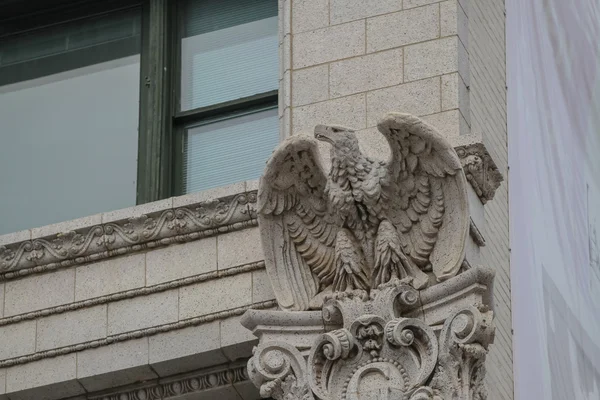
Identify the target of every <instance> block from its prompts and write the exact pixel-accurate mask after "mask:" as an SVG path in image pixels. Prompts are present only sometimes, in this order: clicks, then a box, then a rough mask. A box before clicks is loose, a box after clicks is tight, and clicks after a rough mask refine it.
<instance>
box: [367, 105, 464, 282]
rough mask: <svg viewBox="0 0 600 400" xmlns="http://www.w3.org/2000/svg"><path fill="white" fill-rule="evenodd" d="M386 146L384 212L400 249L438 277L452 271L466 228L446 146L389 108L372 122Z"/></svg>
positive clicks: (459, 173) (458, 179)
mask: <svg viewBox="0 0 600 400" xmlns="http://www.w3.org/2000/svg"><path fill="white" fill-rule="evenodd" d="M377 127H378V129H379V131H380V132H381V133H382V134H383V135H384V136H385V137H386V139H387V140H388V143H389V145H390V147H391V158H390V160H389V162H388V163H387V169H388V175H389V178H390V183H391V185H390V187H389V188H388V194H387V197H389V199H390V202H389V206H388V207H389V217H390V219H391V220H392V223H393V224H394V226H395V227H396V230H397V231H398V234H399V236H400V239H401V243H402V247H403V248H404V252H405V254H407V255H408V256H410V258H411V259H412V260H413V261H414V262H415V264H417V265H418V266H419V267H420V268H421V269H424V270H427V269H428V268H432V269H433V273H434V275H435V276H436V278H437V279H438V281H442V280H445V279H448V278H451V277H452V276H454V275H456V273H457V272H458V270H459V269H460V266H461V264H462V262H463V259H464V256H465V243H466V239H467V234H468V229H469V211H468V199H467V188H466V182H467V181H466V178H465V175H464V172H463V170H462V167H461V164H460V160H459V158H458V156H457V155H456V152H455V151H454V149H453V148H452V146H451V145H450V144H449V143H448V142H447V141H446V140H445V139H444V138H443V137H442V136H441V135H440V134H439V133H437V131H436V130H435V128H433V127H431V126H430V125H428V124H426V123H425V122H423V121H422V120H421V119H419V118H417V117H414V116H412V115H409V114H400V113H390V114H388V115H387V116H386V117H385V118H384V119H382V120H381V121H380V122H379V123H378V125H377Z"/></svg>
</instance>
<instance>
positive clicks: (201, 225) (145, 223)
mask: <svg viewBox="0 0 600 400" xmlns="http://www.w3.org/2000/svg"><path fill="white" fill-rule="evenodd" d="M256 195H257V192H256V182H254V181H250V182H242V183H239V184H234V185H230V186H226V187H222V188H217V189H211V190H208V191H204V192H200V193H193V194H189V195H186V196H181V197H176V198H171V199H165V200H161V201H158V202H154V203H148V204H142V205H139V206H135V207H131V208H128V209H124V210H117V211H111V212H108V213H105V214H102V216H101V217H99V216H93V217H85V218H81V219H78V220H73V221H66V222H63V223H59V224H54V225H49V226H46V227H42V228H36V229H34V230H31V231H25V233H26V232H29V237H30V239H28V240H22V239H23V238H24V237H26V236H27V235H25V234H24V233H23V232H17V233H15V234H8V235H3V236H2V237H0V243H1V244H0V281H3V280H9V279H15V278H19V277H22V276H26V275H29V274H34V273H41V272H47V271H52V270H55V269H58V268H64V267H70V266H73V265H79V264H84V263H90V262H94V261H99V260H102V259H106V258H109V257H115V256H121V255H124V254H128V253H132V252H137V251H141V250H145V249H152V248H156V247H162V246H168V245H170V244H175V243H183V242H189V241H192V240H197V239H201V238H204V237H208V236H213V235H217V234H221V233H226V232H230V231H235V230H239V229H243V228H246V227H250V226H256V225H257V221H256ZM178 205H181V206H178ZM99 221H102V222H101V223H100V224H98V222H99ZM33 231H35V232H36V234H35V235H33V234H32V232H33ZM50 232H52V233H50ZM38 234H39V235H42V234H43V235H45V236H41V237H37V236H38ZM12 240H15V241H12Z"/></svg>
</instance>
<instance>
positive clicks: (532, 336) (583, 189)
mask: <svg viewBox="0 0 600 400" xmlns="http://www.w3.org/2000/svg"><path fill="white" fill-rule="evenodd" d="M506 8H507V25H506V36H507V43H506V45H507V67H508V75H507V86H508V139H509V165H510V172H509V192H510V227H511V229H510V231H511V235H510V241H511V249H512V250H511V284H512V300H513V303H512V313H513V328H514V337H513V350H514V374H515V399H516V400H531V399H548V400H550V399H553V400H567V399H569V400H570V399H576V400H586V399H589V400H599V399H600V253H599V251H600V2H599V1H598V0H573V1H566V0H526V1H524V0H506Z"/></svg>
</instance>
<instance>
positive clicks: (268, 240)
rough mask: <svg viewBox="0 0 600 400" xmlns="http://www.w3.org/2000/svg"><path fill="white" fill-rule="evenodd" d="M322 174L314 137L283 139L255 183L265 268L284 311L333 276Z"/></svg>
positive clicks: (305, 303) (305, 301) (332, 229)
mask: <svg viewBox="0 0 600 400" xmlns="http://www.w3.org/2000/svg"><path fill="white" fill-rule="evenodd" d="M326 185H327V175H326V174H325V172H324V171H323V167H322V166H321V163H320V159H319V151H318V148H317V142H316V141H315V140H314V139H311V138H308V137H302V136H293V137H291V138H289V139H287V140H286V141H285V142H284V143H282V145H281V146H279V147H278V148H277V150H276V151H275V152H274V153H273V155H272V156H271V158H270V159H269V161H268V162H267V166H266V168H265V172H264V174H263V176H262V178H261V180H260V183H259V188H258V211H259V212H258V218H259V224H260V226H261V230H260V231H261V235H262V238H261V239H262V244H263V251H264V253H265V260H266V261H267V262H266V267H267V272H268V274H269V277H270V279H271V283H272V285H273V289H274V291H275V295H276V297H277V301H278V303H279V305H280V307H281V308H283V309H285V310H307V309H308V308H309V304H310V301H311V299H313V298H314V297H315V295H317V293H319V292H321V291H323V289H325V288H326V287H327V286H329V285H331V283H332V282H333V278H334V275H335V264H334V244H335V236H336V233H337V227H336V225H335V224H334V223H333V222H332V219H331V217H330V214H329V211H328V206H327V195H326V193H325V187H326Z"/></svg>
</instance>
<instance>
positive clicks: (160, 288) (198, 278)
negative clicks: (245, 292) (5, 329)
mask: <svg viewBox="0 0 600 400" xmlns="http://www.w3.org/2000/svg"><path fill="white" fill-rule="evenodd" d="M263 268H265V262H264V261H257V262H254V263H250V264H244V265H237V266H235V267H231V268H227V269H223V270H220V271H212V272H207V273H205V274H201V275H195V276H190V277H186V278H181V279H177V280H174V281H170V282H165V283H159V284H157V285H153V286H146V287H142V288H137V289H131V290H127V291H125V292H119V293H111V294H107V295H105V296H100V297H95V298H93V299H87V300H81V301H77V302H74V303H69V304H63V305H61V306H56V307H50V308H44V309H42V310H36V311H32V312H28V313H26V314H19V315H13V316H11V317H6V318H0V326H4V325H10V324H16V323H18V322H21V321H26V320H30V319H36V318H40V317H47V316H50V315H54V314H61V313H64V312H68V311H75V310H79V309H81V308H87V307H93V306H97V305H99V304H105V303H111V302H115V301H119V300H124V299H131V298H133V297H138V296H147V295H150V294H154V293H158V292H164V291H166V290H171V289H177V288H179V287H182V286H189V285H193V284H196V283H200V282H206V281H210V280H213V279H219V278H224V277H227V276H233V275H238V274H243V273H245V272H252V271H257V270H260V269H263Z"/></svg>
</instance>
